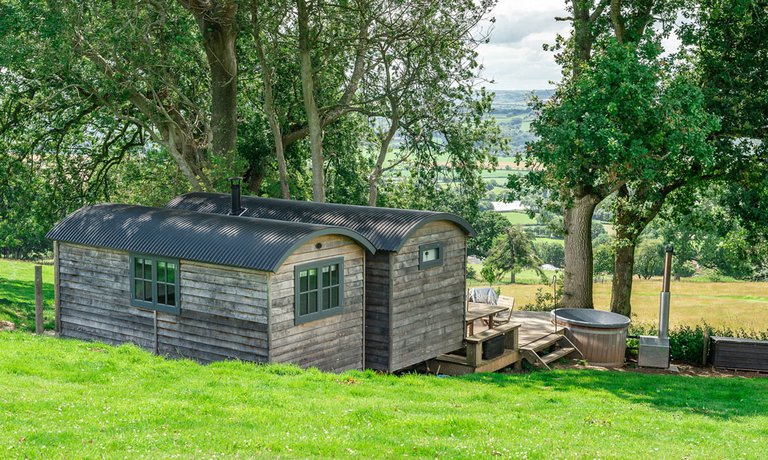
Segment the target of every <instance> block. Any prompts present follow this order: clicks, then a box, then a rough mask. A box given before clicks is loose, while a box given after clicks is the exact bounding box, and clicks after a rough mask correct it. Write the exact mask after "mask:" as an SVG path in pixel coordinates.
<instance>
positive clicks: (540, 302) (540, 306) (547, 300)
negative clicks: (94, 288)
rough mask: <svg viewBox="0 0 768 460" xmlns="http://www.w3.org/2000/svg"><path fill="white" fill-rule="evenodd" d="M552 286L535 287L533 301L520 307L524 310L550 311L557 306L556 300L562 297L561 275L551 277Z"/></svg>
mask: <svg viewBox="0 0 768 460" xmlns="http://www.w3.org/2000/svg"><path fill="white" fill-rule="evenodd" d="M553 284H554V286H550V287H548V288H538V289H536V294H535V295H534V301H533V303H527V304H525V305H523V306H522V307H520V309H521V310H524V311H552V310H554V309H555V308H558V307H559V305H558V302H559V301H560V299H562V298H563V277H562V276H559V275H557V274H556V275H555V276H554V277H553Z"/></svg>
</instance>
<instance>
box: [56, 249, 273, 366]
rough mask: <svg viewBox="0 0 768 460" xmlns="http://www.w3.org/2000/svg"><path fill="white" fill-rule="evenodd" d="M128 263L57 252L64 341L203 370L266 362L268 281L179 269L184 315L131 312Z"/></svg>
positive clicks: (192, 266) (107, 254) (89, 253)
mask: <svg viewBox="0 0 768 460" xmlns="http://www.w3.org/2000/svg"><path fill="white" fill-rule="evenodd" d="M129 263H130V261H129V255H128V253H126V252H122V251H113V250H108V249H102V248H92V247H86V246H79V245H73V244H67V243H60V244H59V283H60V303H61V329H62V332H61V333H62V335H63V336H66V337H74V338H79V339H86V340H98V341H102V342H106V343H111V344H119V343H125V342H132V343H135V344H137V345H139V346H141V347H144V348H147V349H149V350H154V349H155V340H156V339H157V349H158V351H159V352H160V353H161V354H166V355H170V356H175V357H187V358H193V359H196V360H198V361H202V362H209V361H213V360H220V359H229V358H236V359H242V360H247V361H256V362H265V361H267V358H268V353H267V350H268V336H267V305H268V298H267V279H268V274H267V273H264V272H259V271H254V270H240V269H236V268H230V267H221V266H216V265H210V264H202V263H197V262H189V261H183V260H182V261H180V263H179V265H180V267H179V276H180V293H179V295H180V299H181V315H173V314H167V313H160V312H159V313H157V335H155V328H154V324H155V321H154V317H155V312H154V311H150V310H144V309H140V308H137V307H133V306H131V305H130V297H131V292H130V279H129V268H130V266H129Z"/></svg>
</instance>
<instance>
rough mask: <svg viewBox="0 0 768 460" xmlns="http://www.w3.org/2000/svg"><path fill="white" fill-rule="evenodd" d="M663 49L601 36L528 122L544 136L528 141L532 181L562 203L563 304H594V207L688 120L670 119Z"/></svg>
mask: <svg viewBox="0 0 768 460" xmlns="http://www.w3.org/2000/svg"><path fill="white" fill-rule="evenodd" d="M660 51H661V50H660V48H659V47H658V45H657V44H656V43H655V42H654V41H650V40H649V41H647V42H646V43H645V44H643V45H642V46H639V47H637V48H635V47H631V46H626V45H622V44H620V43H618V42H617V41H616V40H614V39H608V40H605V41H604V42H600V47H599V48H598V49H596V50H594V51H593V56H592V58H591V60H590V61H589V62H588V63H587V65H585V66H583V68H582V70H581V72H580V73H579V74H578V75H577V76H576V77H575V78H574V79H573V80H572V81H570V82H569V83H568V84H565V85H561V86H560V87H559V88H558V91H557V93H556V94H555V96H554V97H553V98H552V99H550V100H549V101H546V102H544V101H538V102H536V103H535V108H536V110H537V112H538V117H537V119H536V120H534V122H533V123H532V124H531V127H532V130H533V131H534V132H535V133H536V134H537V135H538V136H539V137H540V139H539V140H538V141H536V142H533V143H531V144H529V145H528V151H527V152H526V153H527V155H528V157H527V162H528V164H529V165H530V166H531V167H533V168H535V169H534V171H532V172H531V173H529V175H528V176H527V181H528V183H529V184H531V185H533V186H535V187H538V188H546V189H549V190H551V191H552V197H553V199H554V201H556V202H560V203H563V212H564V227H565V279H564V283H565V288H564V296H563V304H564V305H567V306H571V307H587V308H591V307H592V273H593V261H592V235H591V228H592V214H593V212H594V209H595V207H596V206H597V204H598V203H600V201H602V200H603V199H604V198H606V197H607V196H608V195H610V194H611V193H614V192H616V191H617V190H619V189H620V188H621V187H622V186H623V185H624V184H626V183H627V182H628V181H630V180H631V179H632V178H634V177H638V176H643V175H644V174H647V173H648V172H649V171H655V170H657V169H658V162H659V161H660V159H662V158H665V156H666V155H667V154H668V153H669V149H668V148H667V147H669V146H668V145H667V144H668V143H669V142H668V139H669V138H670V131H673V129H674V127H675V126H680V127H681V128H682V126H683V123H680V125H676V124H672V123H671V122H665V120H667V117H666V113H667V112H666V111H667V110H668V109H669V107H668V106H667V105H665V104H664V94H663V93H661V94H660V91H663V89H661V90H660V86H659V83H660V79H661V75H662V74H663V73H664V72H665V71H666V69H665V68H664V66H663V65H662V63H661V62H660V60H659V59H658V56H659V53H660ZM662 88H663V87H662ZM686 115H687V114H686V113H681V114H680V115H679V117H680V118H681V120H677V119H675V120H674V121H675V123H677V122H678V121H687V120H688V118H686ZM670 125H671V126H670ZM678 129H679V128H678ZM540 166H543V168H541V167H540Z"/></svg>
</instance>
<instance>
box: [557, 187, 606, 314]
mask: <svg viewBox="0 0 768 460" xmlns="http://www.w3.org/2000/svg"><path fill="white" fill-rule="evenodd" d="M600 201H602V198H601V197H599V196H597V195H594V194H586V195H583V196H580V197H578V198H576V199H574V201H573V204H572V205H571V206H569V207H568V208H566V209H565V216H564V227H565V276H564V278H563V299H562V304H563V306H565V307H570V308H594V304H593V301H592V275H593V273H592V268H593V266H592V215H593V214H594V212H595V207H596V206H597V205H598V203H600Z"/></svg>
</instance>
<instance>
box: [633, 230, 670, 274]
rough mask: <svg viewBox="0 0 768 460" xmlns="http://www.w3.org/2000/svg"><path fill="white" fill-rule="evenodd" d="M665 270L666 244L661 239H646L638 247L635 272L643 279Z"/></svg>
mask: <svg viewBox="0 0 768 460" xmlns="http://www.w3.org/2000/svg"><path fill="white" fill-rule="evenodd" d="M663 271H664V245H663V244H662V243H661V241H660V240H646V241H643V242H641V243H640V245H639V246H638V248H637V260H636V263H635V274H636V275H637V276H639V277H640V278H643V279H650V278H651V277H652V276H659V275H661V274H662V273H663Z"/></svg>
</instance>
